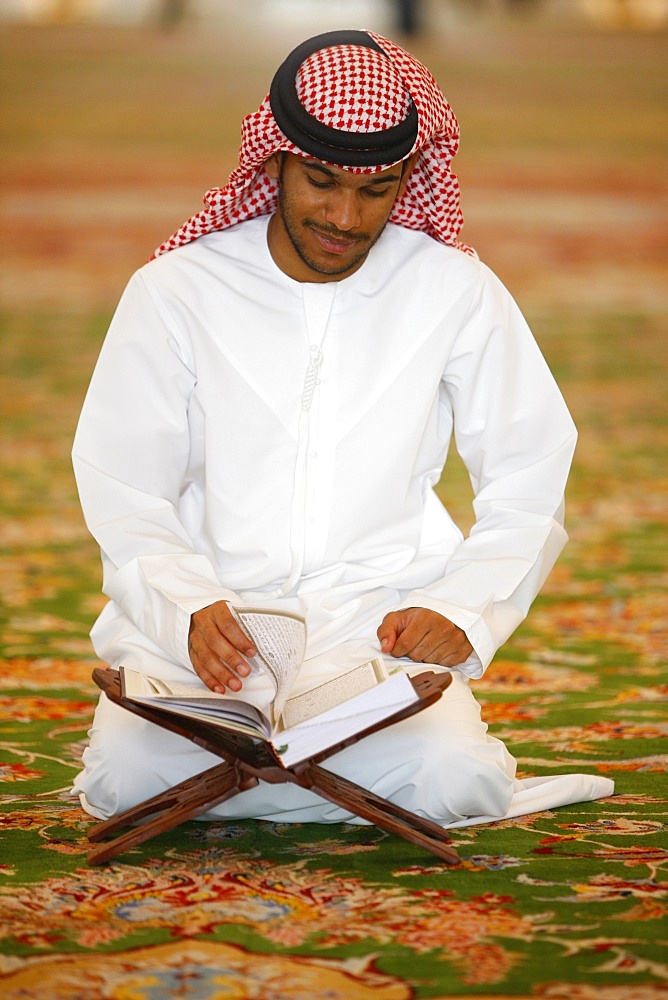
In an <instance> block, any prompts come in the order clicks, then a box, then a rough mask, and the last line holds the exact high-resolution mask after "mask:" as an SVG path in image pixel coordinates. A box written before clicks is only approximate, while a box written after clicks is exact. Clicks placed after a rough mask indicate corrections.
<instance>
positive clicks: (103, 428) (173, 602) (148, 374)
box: [72, 272, 237, 664]
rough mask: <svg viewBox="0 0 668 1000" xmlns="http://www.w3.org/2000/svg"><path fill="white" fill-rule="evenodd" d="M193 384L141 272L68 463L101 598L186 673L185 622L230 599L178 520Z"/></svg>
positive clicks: (120, 314)
mask: <svg viewBox="0 0 668 1000" xmlns="http://www.w3.org/2000/svg"><path fill="white" fill-rule="evenodd" d="M195 384H196V375H195V373H194V371H193V364H192V361H191V359H190V358H189V357H188V344H187V341H186V340H185V339H184V337H183V336H181V335H178V336H177V331H175V330H174V323H173V321H172V319H171V317H170V316H169V315H168V313H167V312H166V311H165V310H164V308H163V307H162V306H161V304H160V302H159V301H158V300H156V299H153V298H152V297H151V295H150V294H149V291H148V289H147V287H146V284H145V282H144V279H143V277H142V275H141V272H138V273H137V274H136V275H135V276H134V278H133V279H132V280H131V281H130V283H129V284H128V287H127V289H126V291H125V293H124V295H123V297H122V299H121V301H120V303H119V306H118V309H117V310H116V313H115V316H114V319H113V321H112V323H111V326H110V328H109V332H108V334H107V337H106V339H105V342H104V345H103V347H102V350H101V352H100V356H99V359H98V362H97V365H96V368H95V371H94V373H93V377H92V380H91V383H90V387H89V389H88V393H87V395H86V399H85V401H84V405H83V408H82V412H81V416H80V419H79V424H78V427H77V432H76V436H75V440H74V446H73V454H72V457H73V464H74V471H75V476H76V481H77V487H78V490H79V496H80V500H81V506H82V509H83V512H84V517H85V519H86V524H87V526H88V528H89V530H90V532H91V534H92V535H93V536H94V538H95V539H96V541H97V542H98V544H99V545H100V548H101V552H102V561H103V567H104V582H103V589H104V592H105V593H106V594H107V596H108V597H110V598H111V599H112V600H113V601H114V602H115V603H116V604H117V605H118V606H119V607H120V608H121V609H122V610H123V612H124V613H125V614H126V615H127V616H128V618H129V619H130V620H131V621H132V622H134V624H135V625H136V626H137V627H138V628H139V629H140V630H141V632H142V633H143V634H144V635H146V636H148V637H149V638H150V639H152V640H153V641H154V642H155V643H157V645H158V646H160V647H161V648H162V649H164V650H166V651H167V652H169V653H170V654H171V655H172V656H173V657H174V658H175V659H176V660H177V661H178V662H183V663H186V664H188V663H189V657H188V645H187V642H188V628H189V623H190V615H191V614H192V612H193V611H196V610H198V609H199V608H201V607H205V606H206V605H208V604H211V603H213V602H214V601H217V600H231V601H235V600H236V599H237V598H236V595H235V594H234V592H233V591H230V590H227V589H226V588H224V587H223V586H222V585H221V583H220V581H219V580H218V579H217V576H216V573H215V571H214V569H213V566H212V565H211V563H210V562H209V560H208V559H207V558H206V557H205V556H203V555H201V554H198V553H196V552H195V551H194V550H193V547H192V544H191V540H190V538H189V537H188V533H187V531H186V530H185V528H184V525H183V524H182V522H181V520H180V519H179V515H178V505H179V497H180V493H181V490H182V488H183V483H184V477H185V476H186V472H187V467H188V458H189V429H188V404H189V400H190V396H191V393H192V391H193V388H194V386H195Z"/></svg>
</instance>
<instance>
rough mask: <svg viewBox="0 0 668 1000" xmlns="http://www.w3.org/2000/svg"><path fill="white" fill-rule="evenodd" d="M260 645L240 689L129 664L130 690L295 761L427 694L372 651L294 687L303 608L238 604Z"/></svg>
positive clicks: (124, 672) (126, 691)
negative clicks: (171, 678)
mask: <svg viewBox="0 0 668 1000" xmlns="http://www.w3.org/2000/svg"><path fill="white" fill-rule="evenodd" d="M231 610H232V612H233V614H234V616H235V618H236V620H237V621H238V623H239V625H240V626H241V628H242V629H243V630H244V632H246V634H247V635H248V636H249V638H250V639H251V640H252V642H253V643H254V645H255V648H256V649H257V656H254V657H253V658H252V659H249V661H248V662H249V664H250V667H251V674H250V676H249V677H245V678H243V688H242V690H241V691H240V692H235V693H233V694H228V693H225V694H219V693H217V692H215V691H211V690H210V689H209V688H208V687H206V686H205V685H204V684H203V683H201V682H200V681H199V679H197V681H196V683H193V684H176V683H173V682H166V681H164V680H160V679H158V678H155V677H147V676H145V675H144V674H140V673H138V672H137V671H134V670H128V669H126V668H124V667H121V686H122V693H123V695H124V696H125V697H126V698H129V699H130V700H131V701H135V702H138V703H147V704H151V705H155V706H156V707H158V708H161V709H163V710H166V711H169V712H174V713H175V714H176V715H178V716H180V717H181V718H186V719H187V718H192V719H202V720H204V721H205V722H208V723H210V724H213V725H218V726H221V727H222V728H223V729H230V730H234V731H236V732H241V733H245V734H247V735H249V736H251V737H253V738H254V739H257V740H262V741H263V742H265V743H266V744H268V747H269V749H270V752H271V753H272V756H273V757H274V758H275V759H276V760H277V761H278V762H279V763H280V764H282V765H283V766H284V767H291V766H292V765H293V764H297V763H299V762H300V761H302V760H306V759H307V758H308V757H312V756H314V755H315V754H317V753H320V752H321V751H322V750H326V749H328V748H329V747H331V746H334V745H335V744H337V743H339V742H341V741H342V740H346V739H348V738H349V737H351V736H354V735H356V734H357V733H360V732H362V731H363V730H365V729H368V728H369V727H370V726H374V725H376V724H377V723H378V722H382V721H383V719H386V718H388V717H389V716H390V715H392V714H393V713H394V712H397V711H399V710H400V709H402V708H405V707H407V706H408V705H411V704H412V703H413V702H416V701H418V700H419V696H418V694H417V693H416V691H415V688H414V687H413V685H412V683H411V681H410V678H409V677H408V676H407V675H406V674H405V673H404V672H403V670H401V669H400V668H397V669H396V670H395V671H393V672H391V673H390V672H388V670H387V667H386V666H385V663H384V661H383V660H382V659H381V658H380V657H378V658H372V659H370V660H367V661H366V662H363V663H360V664H358V665H357V666H355V667H352V668H351V669H349V670H347V671H345V672H344V673H342V674H339V675H338V676H335V677H333V678H331V679H329V680H325V681H323V682H322V683H319V684H317V685H316V686H315V687H312V688H308V689H306V690H303V689H302V690H299V691H298V692H296V693H293V688H294V686H295V681H296V679H297V675H298V673H299V668H300V666H301V664H302V661H303V658H304V651H305V648H306V623H305V621H304V619H303V618H302V617H301V615H297V614H293V613H291V612H284V611H274V610H272V609H265V608H232V609H231Z"/></svg>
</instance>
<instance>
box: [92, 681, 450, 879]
mask: <svg viewBox="0 0 668 1000" xmlns="http://www.w3.org/2000/svg"><path fill="white" fill-rule="evenodd" d="M93 679H94V681H95V683H96V684H97V685H98V686H99V687H100V688H101V689H102V691H104V693H105V694H106V696H107V697H108V698H109V699H110V700H111V701H113V702H115V703H116V704H117V705H121V706H122V707H123V708H127V709H128V711H130V712H134V714H135V715H139V716H141V717H142V718H143V719H148V720H149V721H150V722H154V723H155V724H156V725H157V726H162V727H163V728H164V729H169V730H171V731H172V732H174V733H178V734H179V735H180V736H185V737H187V739H189V740H192V741H193V742H194V743H196V744H197V745H198V746H200V747H203V748H204V749H205V750H208V751H209V752H210V753H213V754H216V756H218V757H221V758H222V760H223V763H221V764H217V765H215V766H214V767H211V768H209V770H207V771H203V772H202V773H201V774H197V775H195V776H194V777H192V778H189V779H187V780H186V781H181V782H180V783H179V784H178V785H175V786H174V787H173V788H170V789H169V790H168V791H166V792H162V793H160V794H159V795H155V796H153V798H150V799H147V800H146V802H143V803H141V804H140V805H138V806H133V807H132V808H130V809H126V810H125V812H123V813H120V814H119V815H118V816H112V818H111V819H108V820H105V822H103V823H98V824H97V825H96V826H94V827H93V828H92V829H91V830H90V831H89V833H88V839H89V840H90V841H91V843H97V842H98V841H103V840H105V838H106V837H113V839H112V840H107V841H105V842H104V843H100V844H99V846H97V847H94V848H93V849H92V850H91V851H90V853H89V854H88V862H89V864H91V865H99V864H104V862H106V861H108V860H109V859H110V858H113V857H115V856H116V855H117V854H119V853H120V852H121V851H124V850H126V849H127V848H129V847H135V846H136V845H137V844H141V843H143V842H144V841H146V840H150V839H151V837H155V836H157V835H158V834H159V833H165V832H166V831H167V830H171V829H173V828H174V827H175V826H178V825H179V824H180V823H184V822H185V821H186V820H188V819H193V818H194V817H196V816H200V815H202V813H205V812H207V811H208V810H209V809H213V808H214V806H216V805H218V804H219V803H220V802H224V801H225V799H229V798H232V796H234V795H237V794H239V793H240V792H244V791H246V790H247V789H249V788H253V787H254V786H255V785H257V784H258V782H259V781H260V780H262V781H267V782H269V783H271V784H282V783H285V782H290V783H292V784H296V785H301V786H302V788H309V789H310V790H311V791H313V792H316V793H317V794H318V795H321V796H322V797H323V798H324V799H328V800H329V801H330V802H333V803H335V804H336V805H339V806H343V807H344V808H345V809H347V810H349V811H350V812H352V813H355V815H356V816H360V817H362V818H363V819H366V820H369V821H370V822H371V823H374V824H375V825H376V826H378V827H380V828H381V829H382V830H387V831H388V832H389V833H396V834H398V835H399V836H400V837H403V838H404V839H405V840H408V841H410V842H411V843H413V844H417V845H418V846H420V847H423V848H425V849H426V850H428V851H431V853H432V854H435V855H436V856H437V857H439V858H441V859H442V860H443V861H446V862H447V863H448V864H450V865H456V864H459V857H458V856H457V852H456V851H455V849H454V848H453V847H451V846H450V844H449V843H448V837H447V835H446V833H445V831H444V830H443V829H442V828H441V827H440V826H438V824H436V823H432V822H431V821H430V820H427V819H423V818H422V817H421V816H416V815H415V814H414V813H412V812H409V811H408V810H406V809H402V808H401V807H400V806H396V805H394V803H392V802H388V801H387V800H386V799H383V798H381V797H380V796H378V795H375V794H374V793H373V792H369V791H367V790H366V789H364V788H361V787H360V786H359V785H356V784H354V783H353V782H352V781H348V779H347V778H342V777H340V776H339V775H337V774H334V773H333V772H332V771H328V770H327V769H326V768H324V767H320V762H321V761H323V760H325V759H326V758H327V757H330V756H332V754H335V753H337V752H338V751H339V750H343V749H344V747H347V746H350V745H351V744H353V743H356V742H357V741H358V740H361V739H363V738H364V737H365V736H368V735H369V733H372V732H375V731H377V730H379V729H384V728H385V727H386V726H389V725H392V724H393V723H395V722H399V721H400V720H401V719H405V718H407V717H408V716H410V715H414V714H415V713H416V712H420V711H422V710H423V709H424V708H427V706H428V705H431V704H433V702H435V701H437V700H438V699H439V698H440V697H441V694H442V693H443V691H444V690H445V689H446V688H447V686H448V685H449V683H450V680H451V675H450V674H449V673H435V672H434V671H431V670H430V671H425V672H424V673H421V674H419V675H418V676H417V677H413V678H412V683H413V686H414V687H415V690H416V691H417V693H418V695H419V701H416V702H414V703H413V704H412V705H409V706H408V708H404V709H400V710H399V711H398V712H395V713H394V714H393V715H391V716H389V718H387V719H385V720H384V721H383V722H381V723H378V724H377V725H375V726H371V727H369V728H368V729H365V730H364V731H363V732H361V733H357V734H356V735H355V736H352V737H350V738H349V739H347V740H344V741H342V742H341V743H337V744H336V745H335V746H332V747H329V748H328V749H327V750H325V751H323V752H322V753H319V754H317V755H316V756H314V757H310V758H309V759H308V760H306V761H302V762H301V763H299V764H295V765H293V766H292V767H283V766H282V765H281V764H279V763H278V762H277V761H276V760H275V759H274V758H273V757H272V756H271V754H270V752H269V746H268V744H265V743H263V742H261V741H255V740H253V739H252V738H251V737H249V736H246V735H243V734H240V733H235V732H232V731H230V730H225V729H221V728H220V727H219V726H214V725H211V724H210V723H207V722H200V721H196V720H193V719H184V718H179V717H178V716H177V715H175V714H174V713H172V712H167V711H164V710H163V709H160V708H156V707H155V706H153V705H139V704H137V703H136V702H133V701H130V700H129V699H128V698H125V697H123V694H122V692H121V684H120V675H119V672H118V671H117V670H111V669H108V668H107V669H102V668H101V667H98V668H96V669H95V670H94V671H93ZM141 820H146V822H143V823H140V821H141ZM136 823H139V825H138V826H133V825H132V824H136ZM128 826H130V829H129V830H126V831H125V832H124V833H119V831H121V830H123V829H124V828H125V827H128Z"/></svg>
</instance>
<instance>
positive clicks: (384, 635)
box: [376, 611, 401, 653]
mask: <svg viewBox="0 0 668 1000" xmlns="http://www.w3.org/2000/svg"><path fill="white" fill-rule="evenodd" d="M398 618H399V615H398V614H397V612H396V611H390V612H389V614H387V615H385V617H384V618H383V620H382V622H381V623H380V625H379V627H378V631H377V632H376V635H377V636H378V639H379V641H380V648H381V652H383V653H391V652H392V650H393V649H394V644H395V643H396V641H397V638H398V636H399V632H400V631H401V629H400V626H399V622H398Z"/></svg>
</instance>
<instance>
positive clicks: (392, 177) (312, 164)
mask: <svg viewBox="0 0 668 1000" xmlns="http://www.w3.org/2000/svg"><path fill="white" fill-rule="evenodd" d="M303 163H304V166H305V167H306V168H307V169H308V170H317V171H319V173H321V174H325V176H326V177H330V178H331V179H332V180H336V179H337V175H336V174H335V173H334V171H333V170H330V169H329V167H326V166H325V165H324V164H323V163H318V161H317V160H303ZM399 179H400V178H399V174H385V173H384V174H383V176H382V177H381V176H380V175H379V174H374V175H371V176H369V180H368V183H369V184H391V183H392V181H398V180H399Z"/></svg>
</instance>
